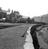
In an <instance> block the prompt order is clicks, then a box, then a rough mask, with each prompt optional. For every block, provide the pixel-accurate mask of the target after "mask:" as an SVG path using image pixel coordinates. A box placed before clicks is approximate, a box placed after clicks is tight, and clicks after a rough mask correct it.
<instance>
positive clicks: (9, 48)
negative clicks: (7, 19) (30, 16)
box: [0, 24, 30, 49]
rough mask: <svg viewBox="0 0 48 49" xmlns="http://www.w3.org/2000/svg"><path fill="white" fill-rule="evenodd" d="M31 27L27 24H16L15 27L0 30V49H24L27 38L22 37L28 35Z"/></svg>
mask: <svg viewBox="0 0 48 49" xmlns="http://www.w3.org/2000/svg"><path fill="white" fill-rule="evenodd" d="M5 25H9V24H4V26H5ZM11 25H12V24H11ZM13 25H14V24H13ZM16 25H18V26H16ZM29 26H30V25H26V24H15V26H14V27H10V28H9V27H8V28H5V29H0V49H23V45H24V42H25V41H24V40H25V36H23V37H22V35H24V33H26V31H27V29H28V27H29Z"/></svg>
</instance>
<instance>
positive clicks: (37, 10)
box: [0, 0, 48, 17]
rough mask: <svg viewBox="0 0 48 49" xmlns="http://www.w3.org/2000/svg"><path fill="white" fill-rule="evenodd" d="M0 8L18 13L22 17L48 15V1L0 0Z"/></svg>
mask: <svg viewBox="0 0 48 49" xmlns="http://www.w3.org/2000/svg"><path fill="white" fill-rule="evenodd" d="M0 7H2V9H5V10H7V9H8V8H10V9H11V10H12V9H13V10H16V11H19V12H20V14H22V15H24V16H30V17H33V16H40V15H43V14H47V13H48V0H0Z"/></svg>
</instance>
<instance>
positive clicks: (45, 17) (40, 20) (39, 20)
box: [34, 14, 48, 23]
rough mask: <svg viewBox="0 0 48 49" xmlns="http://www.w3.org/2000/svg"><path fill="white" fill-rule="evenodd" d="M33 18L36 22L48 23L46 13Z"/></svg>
mask: <svg viewBox="0 0 48 49" xmlns="http://www.w3.org/2000/svg"><path fill="white" fill-rule="evenodd" d="M34 20H35V21H37V22H45V23H48V14H45V15H42V16H41V17H35V18H34Z"/></svg>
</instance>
